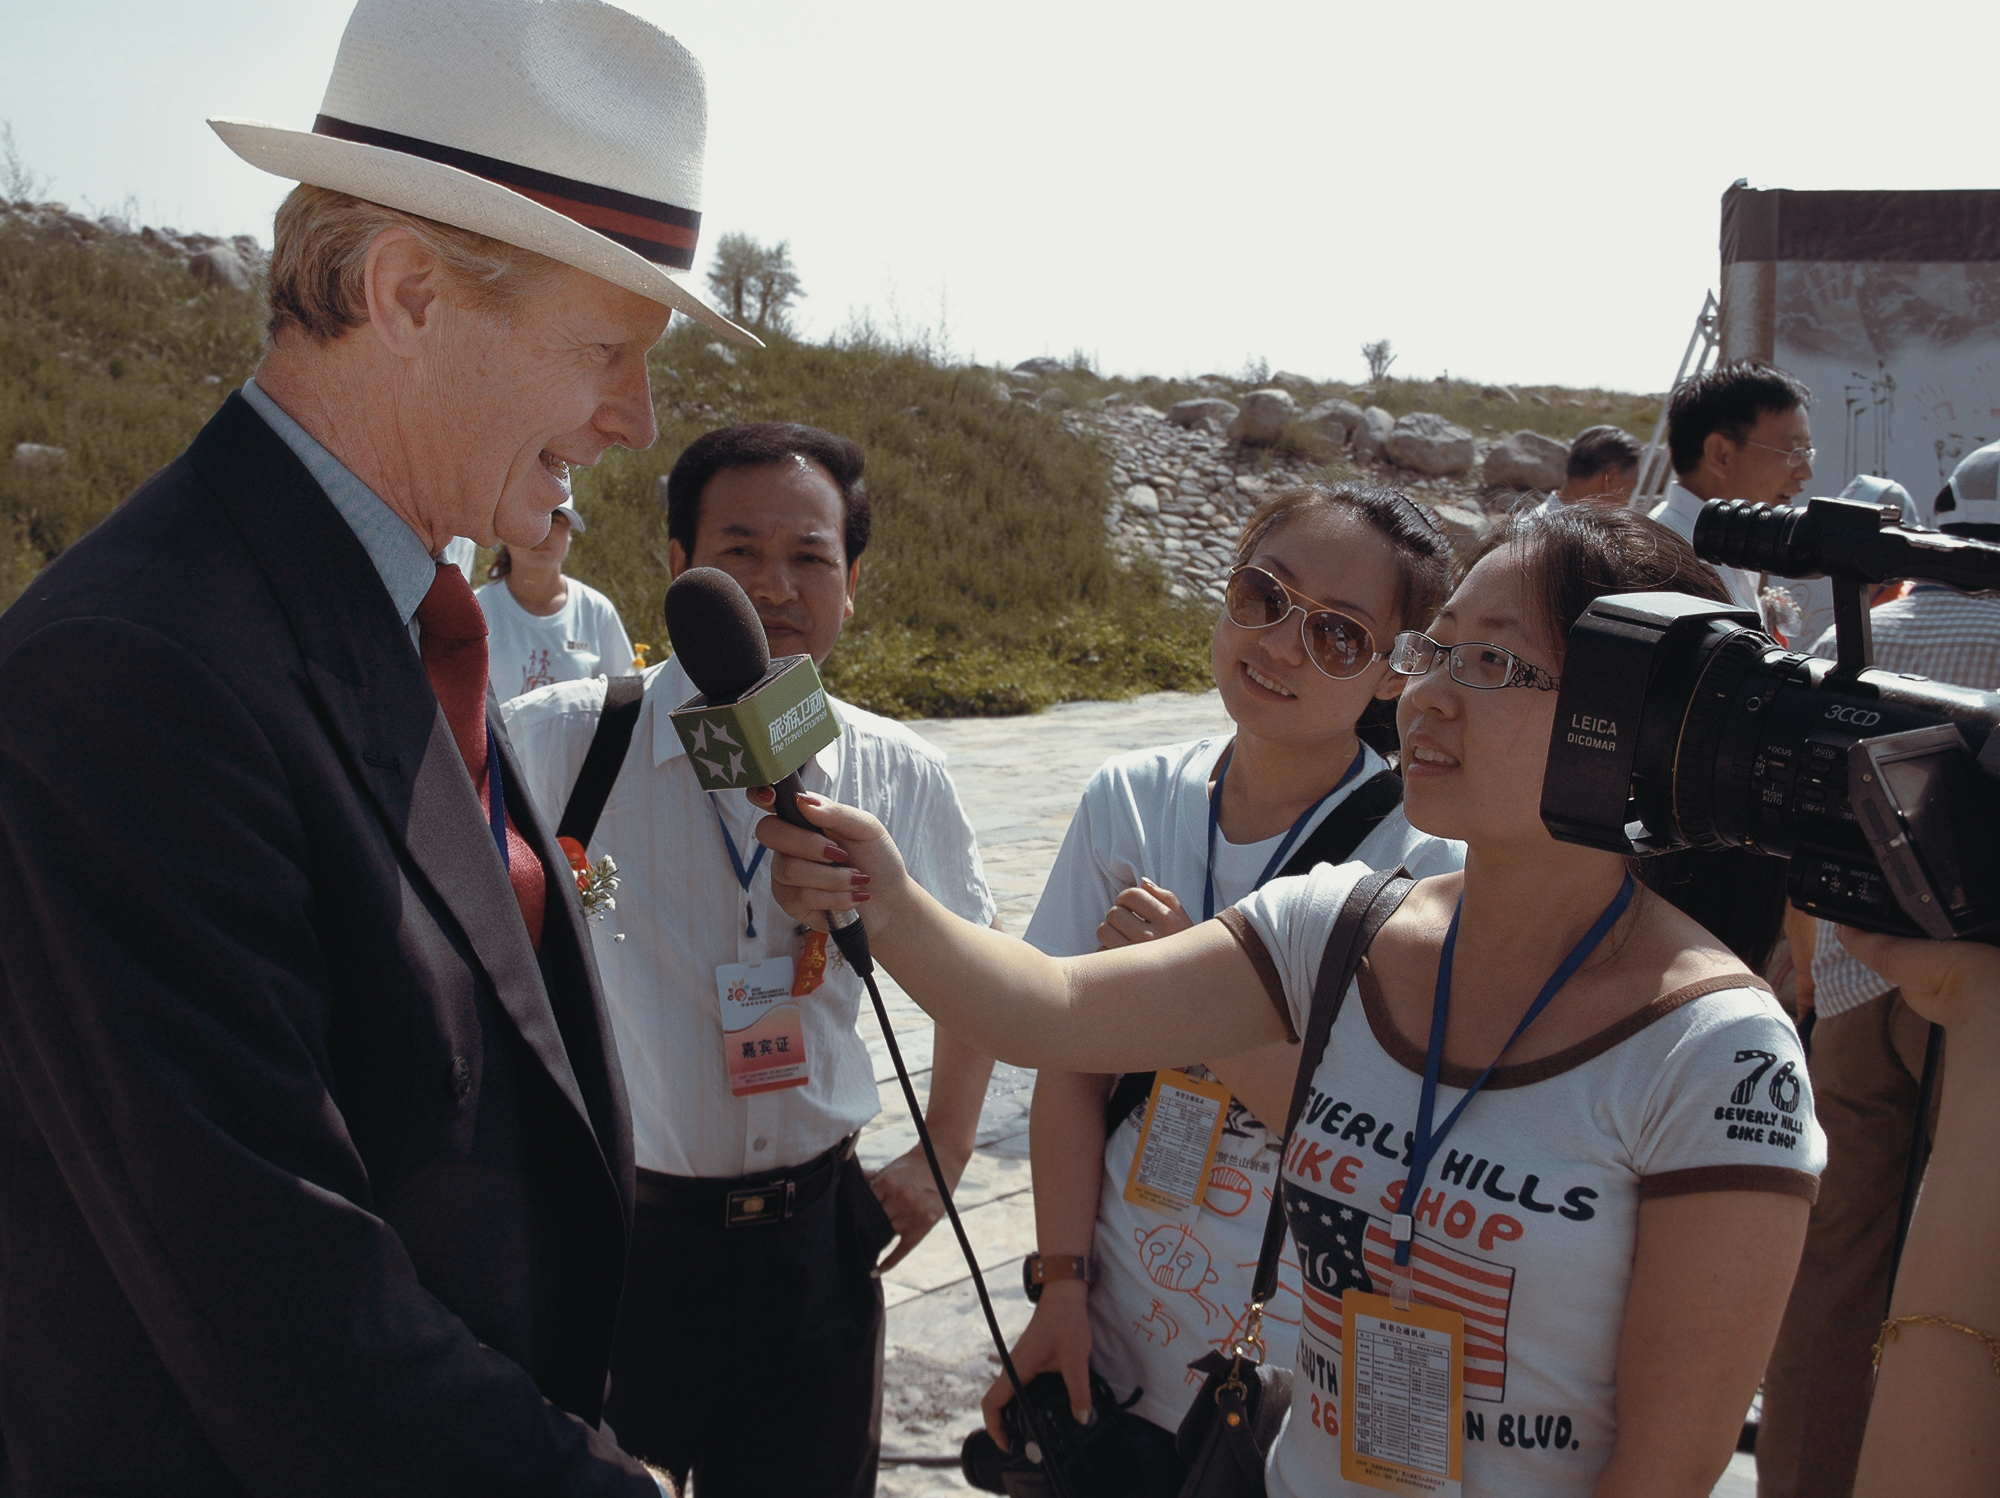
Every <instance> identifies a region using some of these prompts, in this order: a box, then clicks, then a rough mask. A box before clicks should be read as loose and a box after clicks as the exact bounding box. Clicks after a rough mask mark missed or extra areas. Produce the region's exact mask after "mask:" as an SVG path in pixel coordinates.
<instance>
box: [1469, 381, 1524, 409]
mask: <svg viewBox="0 0 2000 1498" xmlns="http://www.w3.org/2000/svg"><path fill="white" fill-rule="evenodd" d="M1479 398H1480V399H1481V400H1483V401H1510V402H1512V403H1513V404H1514V405H1517V406H1518V405H1520V404H1521V397H1520V396H1518V395H1516V394H1515V393H1514V392H1513V391H1511V390H1509V389H1508V388H1507V387H1506V386H1505V385H1485V386H1482V387H1481V388H1480V391H1479Z"/></svg>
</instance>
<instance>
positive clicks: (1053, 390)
mask: <svg viewBox="0 0 2000 1498" xmlns="http://www.w3.org/2000/svg"><path fill="white" fill-rule="evenodd" d="M1075 404H1076V398H1075V397H1074V396H1072V395H1071V394H1070V393H1069V392H1068V391H1067V390H1065V389H1063V388H1062V386H1060V385H1051V386H1049V388H1048V389H1046V390H1044V391H1043V392H1042V393H1041V394H1040V395H1039V396H1037V397H1036V398H1035V405H1036V406H1037V407H1038V408H1039V409H1041V410H1043V411H1067V410H1069V409H1070V407H1072V406H1074V405H1075Z"/></svg>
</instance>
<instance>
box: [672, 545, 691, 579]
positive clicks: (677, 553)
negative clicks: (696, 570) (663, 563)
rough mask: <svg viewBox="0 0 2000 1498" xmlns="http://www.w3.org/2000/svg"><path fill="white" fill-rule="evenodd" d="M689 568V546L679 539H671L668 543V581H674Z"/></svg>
mask: <svg viewBox="0 0 2000 1498" xmlns="http://www.w3.org/2000/svg"><path fill="white" fill-rule="evenodd" d="M687 570H688V554H687V548H686V547H685V546H683V545H681V543H680V542H678V541H669V542H668V543H667V581H668V582H672V581H673V580H674V579H675V578H677V577H679V576H680V575H681V574H682V573H683V572H685V571H687Z"/></svg>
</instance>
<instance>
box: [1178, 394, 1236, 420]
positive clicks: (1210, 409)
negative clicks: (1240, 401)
mask: <svg viewBox="0 0 2000 1498" xmlns="http://www.w3.org/2000/svg"><path fill="white" fill-rule="evenodd" d="M1236 410H1237V408H1236V407H1235V406H1234V405H1232V404H1231V403H1230V402H1228V401H1226V400H1221V399H1219V398H1217V397H1215V396H1212V395H1199V396H1196V397H1195V398H1194V399H1193V400H1187V401H1176V402H1174V404H1173V406H1172V407H1171V408H1169V409H1168V411H1167V420H1168V421H1171V422H1172V423H1173V424H1174V425H1175V426H1177V427H1192V426H1196V425H1198V424H1200V423H1201V422H1204V421H1214V422H1225V423H1226V422H1231V421H1234V420H1235V419H1236Z"/></svg>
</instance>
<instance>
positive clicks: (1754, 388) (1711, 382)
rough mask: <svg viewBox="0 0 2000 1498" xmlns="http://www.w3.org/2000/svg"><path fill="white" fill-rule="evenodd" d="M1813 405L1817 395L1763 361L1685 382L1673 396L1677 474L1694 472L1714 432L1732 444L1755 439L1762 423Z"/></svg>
mask: <svg viewBox="0 0 2000 1498" xmlns="http://www.w3.org/2000/svg"><path fill="white" fill-rule="evenodd" d="M1811 404H1812V392H1811V391H1810V390H1808V389H1806V387H1805V386H1804V385H1802V384H1800V383H1799V382H1798V381H1797V380H1796V379H1794V378H1793V377H1792V376H1791V375H1788V374H1786V373H1785V372H1784V371H1783V370H1782V369H1779V368H1777V367H1775V366H1774V365H1770V364H1766V363H1764V362H1763V361H1762V360H1758V359H1738V360H1736V361H1735V362H1734V363H1731V364H1722V365H1718V366H1717V367H1716V368H1714V369H1711V370H1709V371H1708V373H1706V374H1698V375H1696V376H1695V377H1694V378H1693V379H1691V380H1687V381H1684V382H1683V383H1682V384H1680V385H1678V386H1676V387H1675V389H1674V393H1673V394H1672V395H1670V396H1668V397H1667V451H1668V452H1669V453H1670V454H1672V456H1673V460H1674V472H1675V473H1681V474H1686V473H1693V472H1694V471H1695V469H1696V468H1698V467H1699V466H1700V465H1701V450H1702V448H1703V447H1704V446H1705V445H1706V444H1707V442H1708V439H1709V436H1710V434H1711V433H1714V432H1720V433H1721V434H1722V435H1723V436H1725V437H1727V438H1729V440H1730V441H1732V442H1741V441H1742V440H1743V439H1744V438H1745V437H1746V436H1748V435H1749V432H1750V428H1752V427H1753V426H1755V425H1756V424H1757V421H1758V418H1760V417H1763V416H1768V415H1770V414H1771V413H1772V412H1781V413H1782V412H1785V411H1793V410H1796V409H1798V408H1799V407H1800V406H1809V405H1811Z"/></svg>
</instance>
